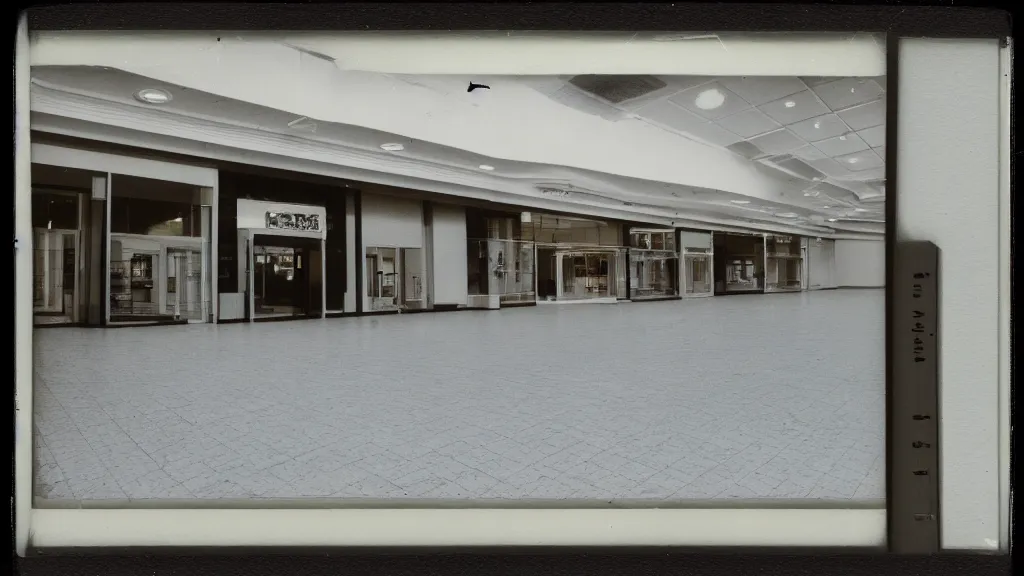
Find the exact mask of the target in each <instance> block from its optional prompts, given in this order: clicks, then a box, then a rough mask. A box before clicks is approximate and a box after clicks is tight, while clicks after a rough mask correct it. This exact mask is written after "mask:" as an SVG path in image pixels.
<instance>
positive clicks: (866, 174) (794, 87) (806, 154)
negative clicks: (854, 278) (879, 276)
mask: <svg viewBox="0 0 1024 576" xmlns="http://www.w3.org/2000/svg"><path fill="white" fill-rule="evenodd" d="M708 80H710V79H708ZM885 108H886V107H885V88H884V78H796V77H731V78H717V79H714V80H710V81H706V82H699V83H694V85H693V86H691V87H689V88H687V89H685V90H682V91H680V92H677V93H675V94H673V95H672V96H671V97H669V98H667V99H666V100H662V101H658V102H655V103H652V104H648V105H647V106H645V107H643V108H640V109H639V110H637V114H638V116H639V117H640V118H641V119H647V120H650V121H653V122H655V123H657V124H660V125H662V126H663V127H666V128H668V129H670V130H673V131H678V132H680V133H683V134H686V135H690V136H693V137H696V138H698V139H701V140H704V141H705V142H708V143H710V144H715V145H719V146H726V147H728V148H729V149H730V150H732V151H733V152H735V153H738V154H741V155H743V156H744V157H746V158H748V159H755V160H762V159H767V158H771V157H775V156H780V155H784V154H786V155H791V156H793V157H795V158H797V159H799V160H800V161H802V162H804V163H806V164H808V165H809V166H811V167H812V168H814V169H816V170H818V171H819V172H821V173H823V174H825V175H826V176H827V177H828V178H829V179H830V180H833V181H836V182H838V183H840V185H841V183H842V182H843V181H848V182H850V183H851V184H853V183H856V182H859V181H863V180H864V179H875V178H884V164H885V161H884V159H885V150H884V146H885ZM740 145H742V146H744V147H746V148H742V149H741V147H740ZM755 147H756V148H755ZM747 148H750V150H747ZM751 151H760V154H752V153H751ZM851 188H856V187H855V186H852V185H851Z"/></svg>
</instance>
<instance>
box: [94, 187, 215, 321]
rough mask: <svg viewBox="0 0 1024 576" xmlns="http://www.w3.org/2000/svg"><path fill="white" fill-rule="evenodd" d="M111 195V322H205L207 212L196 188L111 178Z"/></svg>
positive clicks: (207, 305)
mask: <svg viewBox="0 0 1024 576" xmlns="http://www.w3.org/2000/svg"><path fill="white" fill-rule="evenodd" d="M110 191H111V203H110V267H109V275H110V304H109V314H110V316H109V318H110V322H111V323H115V324H116V323H131V322H140V321H141V322H144V321H159V320H189V321H199V322H203V321H206V320H207V318H208V316H209V314H210V312H209V311H210V310H211V289H210V284H211V279H210V277H209V271H210V269H211V266H210V264H209V262H208V260H209V258H210V232H211V230H210V219H211V207H210V206H208V205H204V204H203V202H202V198H201V196H202V194H201V190H200V188H199V187H197V186H192V185H188V184H180V183H176V182H167V181H163V180H154V179H151V178H141V177H137V176H126V175H122V174H114V175H113V176H112V180H111V187H110Z"/></svg>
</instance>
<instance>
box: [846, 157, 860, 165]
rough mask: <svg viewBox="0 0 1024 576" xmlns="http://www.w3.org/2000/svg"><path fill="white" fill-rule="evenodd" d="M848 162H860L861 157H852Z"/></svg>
mask: <svg viewBox="0 0 1024 576" xmlns="http://www.w3.org/2000/svg"><path fill="white" fill-rule="evenodd" d="M847 162H849V163H850V164H856V163H857V162H860V158H850V159H849V160H847Z"/></svg>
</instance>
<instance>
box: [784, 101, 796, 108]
mask: <svg viewBox="0 0 1024 576" xmlns="http://www.w3.org/2000/svg"><path fill="white" fill-rule="evenodd" d="M793 106H796V102H793V101H792V100H787V101H786V108H792V107H793Z"/></svg>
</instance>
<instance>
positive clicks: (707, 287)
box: [683, 254, 711, 296]
mask: <svg viewBox="0 0 1024 576" xmlns="http://www.w3.org/2000/svg"><path fill="white" fill-rule="evenodd" d="M709 264H710V258H708V257H707V256H706V255H703V254H700V255H691V254H687V255H686V256H685V263H684V270H683V274H684V277H685V279H686V280H685V282H686V285H685V287H684V290H685V292H686V294H687V295H688V296H690V295H692V296H697V295H701V294H710V293H711V270H710V265H709Z"/></svg>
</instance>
